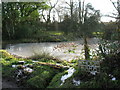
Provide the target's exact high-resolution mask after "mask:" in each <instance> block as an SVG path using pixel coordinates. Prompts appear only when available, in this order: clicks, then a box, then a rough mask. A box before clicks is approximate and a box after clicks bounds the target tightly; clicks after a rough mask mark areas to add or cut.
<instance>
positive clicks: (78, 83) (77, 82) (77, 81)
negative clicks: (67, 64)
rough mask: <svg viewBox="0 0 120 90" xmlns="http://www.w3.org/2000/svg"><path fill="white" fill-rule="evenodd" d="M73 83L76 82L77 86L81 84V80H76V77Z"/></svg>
mask: <svg viewBox="0 0 120 90" xmlns="http://www.w3.org/2000/svg"><path fill="white" fill-rule="evenodd" d="M73 83H74V85H75V86H78V85H80V80H75V79H74V78H73Z"/></svg>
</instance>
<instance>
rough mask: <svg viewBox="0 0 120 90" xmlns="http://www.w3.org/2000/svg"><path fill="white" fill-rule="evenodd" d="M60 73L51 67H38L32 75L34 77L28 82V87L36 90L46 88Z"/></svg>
mask: <svg viewBox="0 0 120 90" xmlns="http://www.w3.org/2000/svg"><path fill="white" fill-rule="evenodd" d="M58 72H59V70H56V69H54V68H50V67H49V66H40V65H39V66H36V67H34V72H33V73H32V75H31V76H32V77H31V78H30V79H29V80H27V85H28V86H31V87H34V88H46V87H47V86H48V84H49V83H50V81H51V80H52V78H53V77H54V75H55V74H56V73H58Z"/></svg>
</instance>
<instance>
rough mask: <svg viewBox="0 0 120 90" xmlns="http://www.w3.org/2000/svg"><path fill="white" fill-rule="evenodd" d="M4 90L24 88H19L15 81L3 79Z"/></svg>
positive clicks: (20, 87)
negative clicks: (6, 89)
mask: <svg viewBox="0 0 120 90" xmlns="http://www.w3.org/2000/svg"><path fill="white" fill-rule="evenodd" d="M4 88H17V89H19V90H21V89H22V88H24V87H22V86H18V85H17V83H15V82H14V81H12V80H10V79H7V78H3V79H2V89H4Z"/></svg>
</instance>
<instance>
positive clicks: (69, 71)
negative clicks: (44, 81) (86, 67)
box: [61, 67, 76, 85]
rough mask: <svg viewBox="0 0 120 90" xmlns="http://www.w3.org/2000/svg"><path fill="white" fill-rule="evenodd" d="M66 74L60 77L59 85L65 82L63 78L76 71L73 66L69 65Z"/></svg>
mask: <svg viewBox="0 0 120 90" xmlns="http://www.w3.org/2000/svg"><path fill="white" fill-rule="evenodd" d="M67 71H68V74H65V75H63V76H62V77H61V81H62V83H61V85H63V83H64V82H65V80H66V79H67V78H69V77H71V76H72V75H73V73H74V72H75V71H76V70H75V69H74V68H73V67H70V68H69V69H68V70H67Z"/></svg>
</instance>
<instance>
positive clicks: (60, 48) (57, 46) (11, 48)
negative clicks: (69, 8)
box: [6, 38, 99, 61]
mask: <svg viewBox="0 0 120 90" xmlns="http://www.w3.org/2000/svg"><path fill="white" fill-rule="evenodd" d="M98 41H99V40H98V39H97V38H91V39H88V44H89V46H90V49H93V50H94V49H96V48H98V45H97V43H98ZM83 48H84V46H83V40H82V39H80V40H78V41H69V42H54V43H51V42H45V43H19V44H12V45H8V46H7V47H6V50H7V51H8V52H9V53H11V54H12V55H17V56H20V57H23V58H29V57H31V56H34V55H42V54H48V55H50V56H52V57H54V58H56V59H59V60H66V61H71V60H72V59H77V58H80V57H81V58H84V53H82V52H83Z"/></svg>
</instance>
